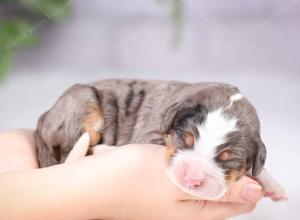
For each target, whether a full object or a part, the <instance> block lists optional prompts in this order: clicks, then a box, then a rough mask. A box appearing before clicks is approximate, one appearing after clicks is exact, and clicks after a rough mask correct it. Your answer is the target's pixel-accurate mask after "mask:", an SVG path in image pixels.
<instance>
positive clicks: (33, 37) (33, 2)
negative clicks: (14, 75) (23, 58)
mask: <svg viewBox="0 0 300 220" xmlns="http://www.w3.org/2000/svg"><path fill="white" fill-rule="evenodd" d="M20 2H21V4H23V6H24V7H25V8H27V10H29V11H30V12H31V13H32V14H37V15H39V16H40V21H38V22H33V21H30V20H27V19H25V18H24V17H22V16H18V17H11V16H9V18H8V19H5V21H1V22H0V80H2V79H4V78H5V75H6V73H7V71H8V70H9V68H10V66H11V62H12V58H13V54H14V51H15V50H16V49H17V48H19V47H23V46H28V45H33V44H34V43H35V42H37V33H36V32H37V30H38V28H40V27H41V25H40V24H46V23H47V22H50V21H58V20H61V19H64V18H65V17H66V16H68V14H69V9H70V7H69V0H21V1H20ZM9 3H10V1H8V0H7V1H5V0H0V7H1V4H9Z"/></svg>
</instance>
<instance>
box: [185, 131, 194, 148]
mask: <svg viewBox="0 0 300 220" xmlns="http://www.w3.org/2000/svg"><path fill="white" fill-rule="evenodd" d="M184 142H185V143H186V144H187V145H188V146H193V145H194V143H195V138H194V135H193V133H191V132H187V133H186V134H185V135H184Z"/></svg>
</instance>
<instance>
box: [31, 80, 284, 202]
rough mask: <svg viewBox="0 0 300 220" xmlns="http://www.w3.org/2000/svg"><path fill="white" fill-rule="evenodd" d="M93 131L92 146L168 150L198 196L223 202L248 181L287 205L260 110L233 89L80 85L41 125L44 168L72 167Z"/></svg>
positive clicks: (170, 162) (171, 167)
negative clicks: (271, 168) (268, 164)
mask: <svg viewBox="0 0 300 220" xmlns="http://www.w3.org/2000/svg"><path fill="white" fill-rule="evenodd" d="M85 132H88V133H89V135H90V140H91V141H90V146H94V145H96V144H105V145H116V146H121V145H125V144H129V143H152V144H160V145H165V146H166V147H167V154H166V166H167V174H168V176H169V177H170V179H171V180H172V181H173V182H174V184H176V185H177V186H178V187H179V188H180V189H182V190H183V191H185V192H187V193H190V194H192V195H195V196H197V197H201V198H203V199H216V198H219V197H221V196H222V195H223V194H224V192H225V191H226V188H227V186H228V185H229V184H230V183H231V182H233V181H236V180H238V179H239V178H241V177H242V176H244V175H248V176H251V177H253V178H256V179H257V180H258V181H259V182H260V183H261V184H262V186H263V189H264V190H265V193H266V195H267V196H270V197H271V199H273V200H282V199H286V193H285V192H284V190H283V189H282V188H281V187H280V186H279V185H278V184H277V183H276V182H275V181H274V180H273V178H272V177H271V176H270V175H269V174H268V173H267V171H266V170H265V169H264V168H263V167H264V163H265V159H266V148H265V145H264V144H263V142H262V140H261V138H260V125H259V119H258V117H257V114H256V111H255V109H254V107H253V106H252V105H251V104H250V103H249V101H248V100H247V99H246V98H245V97H243V96H242V94H241V93H240V91H239V90H238V89H237V88H236V87H234V86H232V85H228V84H224V83H196V84H189V83H183V82H175V81H154V80H151V81H147V80H102V81H98V82H95V83H91V84H88V85H74V86H72V87H71V88H69V89H68V90H67V91H66V92H65V93H64V94H63V95H62V96H61V97H60V98H59V100H58V101H57V102H56V103H55V104H54V106H53V107H52V108H51V109H50V110H49V111H47V112H46V113H44V114H43V115H42V116H41V117H40V119H39V122H38V127H37V130H36V132H35V139H36V143H37V149H38V160H39V164H40V167H46V166H51V165H55V164H58V163H62V162H64V160H65V159H66V156H67V155H68V153H69V152H70V151H71V148H72V146H74V144H75V142H76V141H77V140H78V138H79V137H80V136H81V135H82V134H83V133H85Z"/></svg>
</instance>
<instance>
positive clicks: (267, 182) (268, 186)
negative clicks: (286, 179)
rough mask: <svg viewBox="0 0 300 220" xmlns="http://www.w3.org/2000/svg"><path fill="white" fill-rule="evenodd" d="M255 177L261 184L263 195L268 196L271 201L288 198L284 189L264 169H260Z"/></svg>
mask: <svg viewBox="0 0 300 220" xmlns="http://www.w3.org/2000/svg"><path fill="white" fill-rule="evenodd" d="M256 179H257V180H258V182H259V183H260V184H261V185H262V187H263V190H264V196H265V197H270V199H272V200H273V201H284V200H287V199H288V195H287V193H286V191H285V190H284V189H283V188H282V186H281V185H280V184H279V183H278V182H277V181H276V180H275V179H274V178H273V177H272V176H271V175H270V174H269V173H268V172H267V171H266V170H265V169H263V170H262V171H261V173H260V174H259V175H258V176H257V178H256Z"/></svg>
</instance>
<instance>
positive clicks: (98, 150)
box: [90, 144, 117, 155]
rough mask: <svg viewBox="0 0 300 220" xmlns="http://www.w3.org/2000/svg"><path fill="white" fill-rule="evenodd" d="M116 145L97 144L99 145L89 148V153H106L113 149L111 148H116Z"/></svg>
mask: <svg viewBox="0 0 300 220" xmlns="http://www.w3.org/2000/svg"><path fill="white" fill-rule="evenodd" d="M116 149H117V147H116V146H109V145H105V144H99V145H96V146H94V147H92V148H91V149H90V150H91V153H92V154H94V155H95V154H103V153H107V152H110V151H113V150H116Z"/></svg>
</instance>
